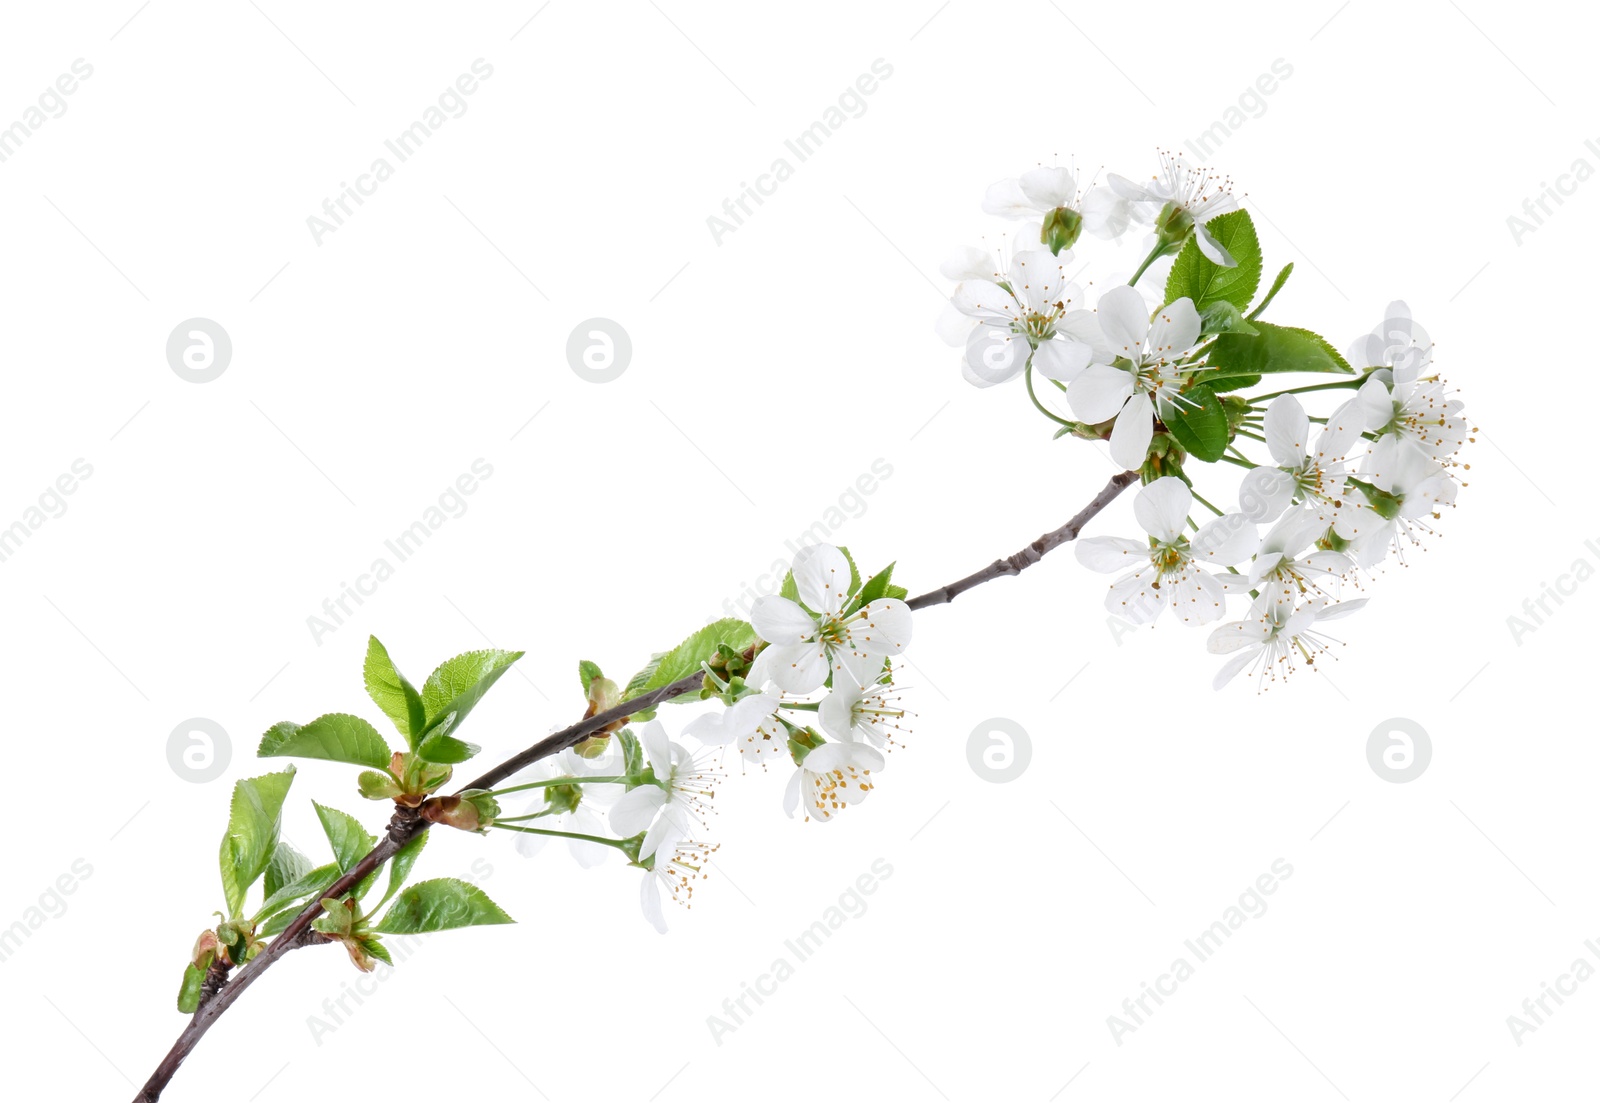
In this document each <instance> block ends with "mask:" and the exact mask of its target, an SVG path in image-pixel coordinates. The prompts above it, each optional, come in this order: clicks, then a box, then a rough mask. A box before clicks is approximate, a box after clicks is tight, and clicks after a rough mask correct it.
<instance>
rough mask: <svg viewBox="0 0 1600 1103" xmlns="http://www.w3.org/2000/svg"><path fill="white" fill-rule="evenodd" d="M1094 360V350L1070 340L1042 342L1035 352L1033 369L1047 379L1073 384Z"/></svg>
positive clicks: (1059, 339)
mask: <svg viewBox="0 0 1600 1103" xmlns="http://www.w3.org/2000/svg"><path fill="white" fill-rule="evenodd" d="M1093 358H1094V349H1092V348H1090V347H1089V346H1088V345H1086V344H1084V343H1083V342H1081V341H1074V340H1071V339H1069V338H1058V339H1056V340H1051V341H1044V342H1041V343H1040V345H1039V347H1038V348H1036V349H1034V350H1033V368H1034V370H1035V371H1037V372H1038V373H1039V374H1040V375H1042V376H1044V377H1045V378H1046V379H1055V380H1059V381H1060V382H1062V383H1071V382H1072V381H1073V380H1074V379H1076V378H1078V376H1079V375H1081V374H1083V369H1085V368H1087V367H1088V366H1089V361H1090V360H1092V359H1093Z"/></svg>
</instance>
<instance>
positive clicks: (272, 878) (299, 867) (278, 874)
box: [261, 842, 311, 896]
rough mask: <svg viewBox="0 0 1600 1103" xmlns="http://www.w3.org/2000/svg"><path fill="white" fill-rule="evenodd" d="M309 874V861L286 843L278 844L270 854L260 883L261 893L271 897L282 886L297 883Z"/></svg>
mask: <svg viewBox="0 0 1600 1103" xmlns="http://www.w3.org/2000/svg"><path fill="white" fill-rule="evenodd" d="M310 872H311V859H310V858H307V857H306V856H305V855H304V854H302V853H300V852H299V851H298V850H296V849H295V848H294V847H292V846H290V845H289V844H288V843H286V842H280V843H278V846H277V848H276V849H275V850H273V852H272V860H271V861H269V862H268V863H267V875H266V879H265V880H264V881H263V882H262V883H261V891H263V892H265V893H266V894H267V895H268V896H271V895H272V894H273V893H275V892H277V891H278V890H279V889H281V888H282V887H283V886H284V885H287V884H290V883H292V882H294V881H298V880H299V879H300V878H302V877H304V876H305V875H306V874H307V873H310Z"/></svg>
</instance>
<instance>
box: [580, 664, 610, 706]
mask: <svg viewBox="0 0 1600 1103" xmlns="http://www.w3.org/2000/svg"><path fill="white" fill-rule="evenodd" d="M604 677H605V675H604V674H602V673H600V665H599V664H598V663H592V662H590V661H589V660H588V659H579V660H578V681H579V682H580V683H582V685H583V695H584V696H585V697H587V696H588V695H589V683H590V682H592V681H594V680H595V679H596V678H604Z"/></svg>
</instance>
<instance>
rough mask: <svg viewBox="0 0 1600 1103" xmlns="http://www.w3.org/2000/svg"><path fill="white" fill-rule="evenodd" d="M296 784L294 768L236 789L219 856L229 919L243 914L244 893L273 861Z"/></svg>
mask: <svg viewBox="0 0 1600 1103" xmlns="http://www.w3.org/2000/svg"><path fill="white" fill-rule="evenodd" d="M293 781H294V767H293V766H290V767H289V768H288V769H286V770H283V771H280V772H278V773H275V774H263V775H262V776H261V777H252V778H245V779H243V780H241V781H239V782H238V783H237V784H235V785H234V787H233V802H232V804H231V806H230V807H229V810H228V831H227V834H225V835H223V837H222V848H221V853H220V854H219V856H218V864H219V866H220V867H221V870H222V891H223V895H224V896H225V897H226V899H227V902H228V914H229V915H230V916H238V915H240V914H241V913H242V912H243V910H244V897H245V893H247V892H248V891H250V886H251V885H253V884H255V883H256V878H258V877H260V876H261V875H262V874H263V873H264V872H266V868H267V863H268V862H270V861H271V860H272V853H273V851H274V850H276V849H277V847H278V831H279V829H280V827H281V826H282V820H283V801H284V798H285V797H287V796H288V795H289V786H290V784H291V783H292V782H293Z"/></svg>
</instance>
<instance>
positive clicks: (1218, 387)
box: [1206, 373, 1261, 394]
mask: <svg viewBox="0 0 1600 1103" xmlns="http://www.w3.org/2000/svg"><path fill="white" fill-rule="evenodd" d="M1259 382H1261V376H1260V374H1259V373H1258V374H1252V375H1232V374H1227V375H1208V376H1206V386H1208V387H1210V388H1211V389H1212V390H1213V391H1215V392H1216V393H1217V394H1222V393H1224V392H1226V391H1237V390H1238V389H1239V388H1240V387H1254V386H1255V385H1256V384H1257V383H1259Z"/></svg>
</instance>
